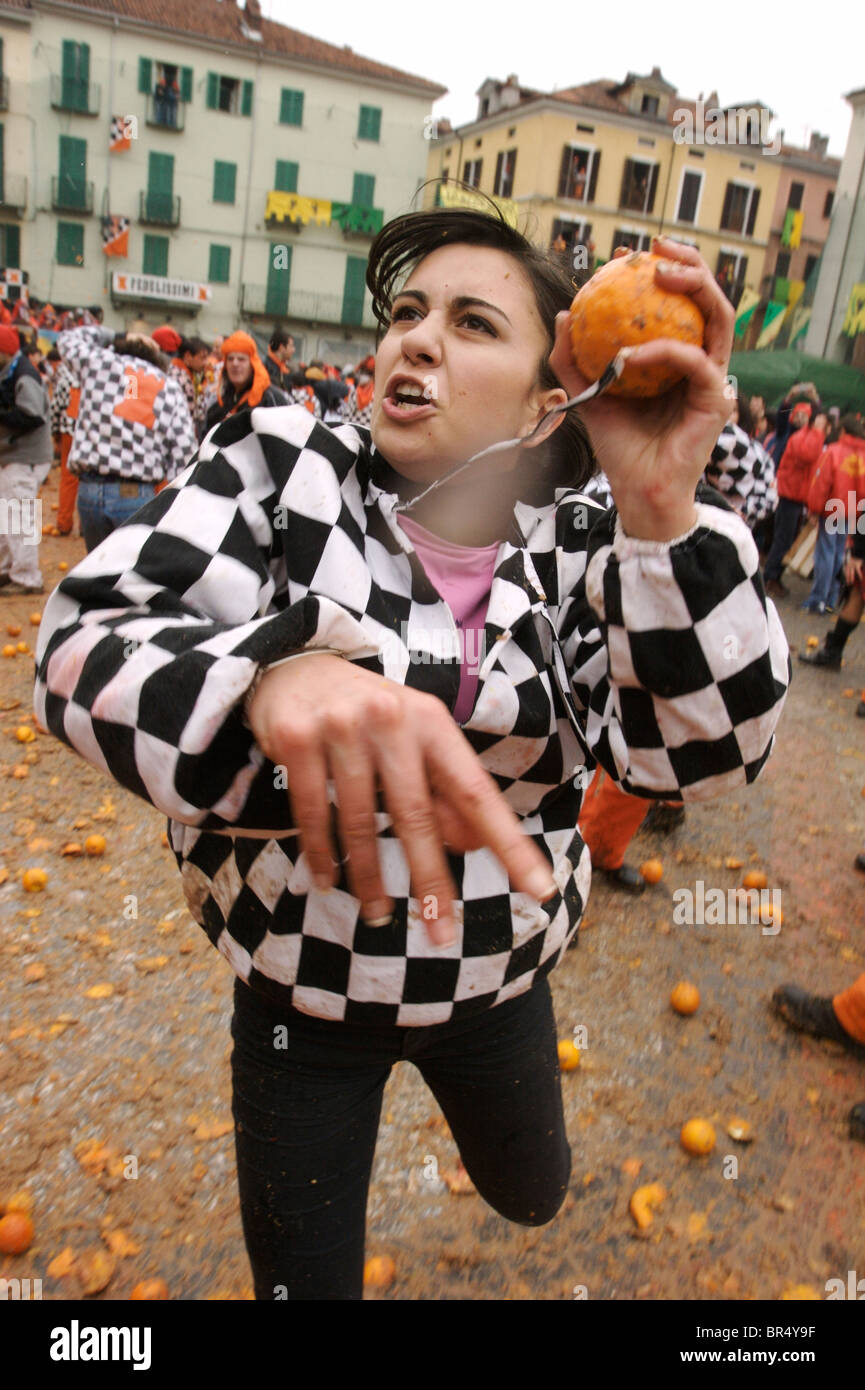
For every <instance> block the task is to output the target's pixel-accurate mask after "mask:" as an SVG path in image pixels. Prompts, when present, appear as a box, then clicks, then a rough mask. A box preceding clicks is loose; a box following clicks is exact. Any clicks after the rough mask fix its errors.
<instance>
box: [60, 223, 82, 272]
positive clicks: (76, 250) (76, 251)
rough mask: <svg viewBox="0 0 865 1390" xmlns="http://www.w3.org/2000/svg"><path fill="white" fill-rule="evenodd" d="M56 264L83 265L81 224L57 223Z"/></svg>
mask: <svg viewBox="0 0 865 1390" xmlns="http://www.w3.org/2000/svg"><path fill="white" fill-rule="evenodd" d="M57 264H58V265H83V264H84V225H83V223H81V222H58V223H57Z"/></svg>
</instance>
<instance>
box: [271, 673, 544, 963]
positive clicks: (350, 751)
mask: <svg viewBox="0 0 865 1390" xmlns="http://www.w3.org/2000/svg"><path fill="white" fill-rule="evenodd" d="M247 717H248V719H249V724H250V727H251V728H252V731H253V733H254V734H255V737H256V742H257V743H258V745H259V747H260V748H261V749H262V751H263V752H264V753H265V755H266V756H267V757H268V758H269V759H270V760H271V761H272V762H273V763H276V764H277V765H279V766H282V767H284V768H285V778H286V781H287V783H288V791H289V795H290V797H291V804H292V809H293V814H294V824H295V826H296V827H297V829H298V831H299V832H300V836H301V840H302V843H303V848H304V850H305V852H306V856H307V859H308V861H309V866H310V869H311V872H312V875H313V878H314V880H315V883H316V886H317V887H318V888H320V889H321V890H327V889H328V888H331V887H332V886H333V884H334V881H335V873H334V871H335V867H336V866H337V865H338V864H339V863H340V862H344V863H345V871H346V877H347V878H348V882H349V885H350V887H351V891H352V893H353V894H354V896H355V897H356V898H358V899H359V900H360V903H361V916H362V917H363V918H364V920H365V921H366V922H368V923H370V924H372V925H381V924H382V923H383V922H384V921H386V920H387V919H388V918H389V916H390V913H391V912H392V910H393V902H392V901H391V899H390V898H388V897H387V894H386V893H385V890H384V885H383V883H382V877H381V866H380V864H379V858H378V847H377V843H376V793H377V791H378V789H379V787H380V788H381V791H382V794H383V800H384V805H385V807H386V809H387V812H388V814H389V815H390V817H391V820H392V822H393V828H394V832H395V834H396V835H397V836H398V838H399V840H400V842H401V844H402V847H403V849H404V851H405V855H406V859H407V860H408V864H409V870H410V873H411V881H412V886H413V891H414V896H415V897H416V898H418V900H419V901H420V903H421V908H422V912H423V916H424V920H425V921H426V922H427V925H428V931H429V936H430V939H431V941H432V942H433V943H434V944H435V945H438V946H444V945H447V944H449V943H450V942H451V941H452V940H453V939H454V935H455V933H454V919H453V903H454V899H455V898H456V889H455V887H454V883H453V879H452V877H451V874H450V872H449V870H448V865H447V859H446V853H445V846H447V847H448V848H450V849H452V850H454V851H455V852H457V853H462V852H464V851H465V850H468V849H477V848H480V847H481V846H484V845H486V846H488V847H489V848H490V849H491V850H493V852H494V853H495V854H496V855H497V856H498V858H499V859H500V860H501V862H502V864H503V865H504V867H505V868H506V870H507V872H508V875H509V877H510V880H511V882H512V884H513V886H514V887H515V888H516V889H517V891H519V892H523V893H530V894H531V895H532V896H533V897H535V898H537V899H538V900H539V901H541V902H542V901H545V900H546V899H547V898H549V897H551V896H552V895H553V893H554V892H555V891H556V890H555V884H554V882H553V878H552V874H551V870H550V865H549V863H548V861H547V860H546V859H545V858H544V856H543V855H542V854H541V852H540V850H539V849H538V848H537V846H536V845H535V844H533V843H532V841H531V840H530V839H529V838H528V836H526V835H524V834H523V831H522V828H521V826H520V822H519V820H518V819H517V817H516V815H515V814H514V812H513V811H512V809H511V807H510V806H509V805H508V803H507V801H506V800H505V798H504V797H503V796H502V794H501V792H500V791H499V790H498V788H497V786H496V784H495V782H494V781H493V779H492V777H491V776H490V775H489V773H488V772H487V771H486V770H485V769H484V767H483V766H482V765H481V763H480V761H479V759H478V757H477V755H476V754H475V752H474V750H473V749H472V748H471V747H470V745H469V743H468V741H467V740H466V739H465V737H464V736H463V734H462V733H461V731H460V729H459V726H458V725H457V724H456V723H455V721H454V719H453V717H452V716H451V714H450V713H449V711H448V709H447V707H446V706H445V705H444V704H443V703H442V701H441V700H439V699H437V698H436V697H435V696H434V695H427V694H424V693H423V692H421V691H417V690H409V689H407V688H406V687H404V686H401V685H397V684H396V683H394V682H392V681H388V680H386V679H385V678H384V677H382V676H378V675H375V674H374V673H372V672H370V671H365V670H364V669H363V668H362V667H359V666H355V665H353V664H352V663H351V662H350V661H344V660H343V659H342V658H341V657H338V656H325V655H318V656H316V657H315V658H314V659H313V658H312V657H310V658H309V659H308V660H304V659H303V658H301V657H298V659H297V660H296V661H290V662H287V663H285V664H284V665H282V666H279V667H276V668H275V669H274V670H273V671H269V672H268V673H267V674H266V675H265V676H264V678H263V680H262V681H261V684H260V685H259V687H258V690H257V691H256V694H255V696H254V697H253V699H252V702H251V704H250V707H249V711H248V715H247ZM328 779H330V780H332V782H333V785H334V790H335V792H336V798H337V803H338V805H337V808H336V818H337V825H338V832H339V840H340V846H339V847H338V846H337V845H335V844H334V841H333V837H332V833H331V805H330V802H329V801H328V794H327V793H328V788H327V783H328Z"/></svg>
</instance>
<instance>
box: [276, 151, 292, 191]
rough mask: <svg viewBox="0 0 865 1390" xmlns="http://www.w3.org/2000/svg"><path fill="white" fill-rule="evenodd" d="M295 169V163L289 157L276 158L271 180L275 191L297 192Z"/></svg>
mask: <svg viewBox="0 0 865 1390" xmlns="http://www.w3.org/2000/svg"><path fill="white" fill-rule="evenodd" d="M297 170H298V166H297V164H295V163H294V162H293V160H291V159H278V160H277V161H276V177H275V178H274V180H273V187H274V189H275V190H276V192H277V193H296V192H297Z"/></svg>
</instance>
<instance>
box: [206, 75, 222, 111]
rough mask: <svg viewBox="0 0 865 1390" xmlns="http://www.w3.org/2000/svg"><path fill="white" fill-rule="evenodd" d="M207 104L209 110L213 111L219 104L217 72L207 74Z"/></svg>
mask: <svg viewBox="0 0 865 1390" xmlns="http://www.w3.org/2000/svg"><path fill="white" fill-rule="evenodd" d="M207 105H208V108H209V110H211V111H215V110H216V109H217V107H218V106H219V73H218V72H209V73H208V74H207Z"/></svg>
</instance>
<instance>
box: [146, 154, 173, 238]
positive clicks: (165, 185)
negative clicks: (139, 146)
mask: <svg viewBox="0 0 865 1390" xmlns="http://www.w3.org/2000/svg"><path fill="white" fill-rule="evenodd" d="M173 210H174V155H173V154H158V153H157V152H156V151H155V150H151V151H150V153H149V154H148V156H147V213H148V216H149V217H152V218H154V219H158V220H159V221H160V222H168V221H170V220H171V217H172V213H173Z"/></svg>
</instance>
